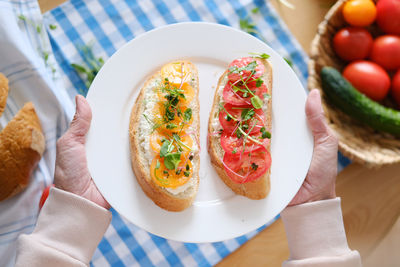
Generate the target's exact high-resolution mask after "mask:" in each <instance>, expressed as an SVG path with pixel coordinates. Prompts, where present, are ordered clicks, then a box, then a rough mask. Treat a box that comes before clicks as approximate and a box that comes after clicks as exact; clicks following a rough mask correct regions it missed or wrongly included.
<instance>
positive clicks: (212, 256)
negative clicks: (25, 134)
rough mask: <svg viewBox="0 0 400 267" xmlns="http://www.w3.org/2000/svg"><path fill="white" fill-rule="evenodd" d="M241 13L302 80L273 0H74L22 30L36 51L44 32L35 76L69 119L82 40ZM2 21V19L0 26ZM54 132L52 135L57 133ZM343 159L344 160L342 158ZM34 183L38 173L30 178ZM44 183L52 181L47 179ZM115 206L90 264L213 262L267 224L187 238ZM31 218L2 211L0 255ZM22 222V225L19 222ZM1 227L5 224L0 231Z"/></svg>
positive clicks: (26, 5) (100, 40) (22, 10)
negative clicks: (145, 226) (143, 224)
mask: <svg viewBox="0 0 400 267" xmlns="http://www.w3.org/2000/svg"><path fill="white" fill-rule="evenodd" d="M3 3H6V5H7V6H9V7H10V12H11V13H13V14H14V15H15V16H14V19H15V20H18V19H16V17H17V16H18V15H20V14H24V15H26V16H27V17H29V18H33V19H34V21H35V23H38V24H40V23H41V19H42V18H41V17H40V10H39V8H38V5H37V2H36V0H19V1H17V0H14V1H6V0H0V4H3ZM241 19H242V20H247V21H248V22H250V23H254V24H255V25H257V26H256V31H257V32H258V34H255V35H256V36H257V37H258V38H260V39H262V40H264V41H265V42H267V43H268V44H269V45H270V46H271V47H272V48H273V49H275V50H276V51H277V52H278V53H280V54H281V55H282V56H283V57H285V58H287V59H289V60H290V61H291V62H292V63H293V69H294V70H295V72H296V73H297V75H298V77H299V79H300V81H301V82H302V83H303V85H306V78H307V65H306V62H307V56H306V54H305V53H304V52H303V51H302V49H301V47H300V45H299V44H298V43H297V41H296V40H295V39H294V38H293V37H292V36H291V34H290V32H289V31H288V29H287V27H286V26H285V25H284V24H283V22H282V20H281V19H280V18H279V17H278V15H277V13H276V11H275V10H274V9H273V8H272V6H271V5H270V3H269V2H268V1H263V0H205V1H198V0H137V1H135V0H125V1H123V0H85V1H84V0H71V1H69V2H66V3H64V4H62V5H61V6H59V7H57V8H55V9H54V10H52V11H50V12H48V13H46V14H44V16H43V23H44V27H45V28H46V29H47V34H48V36H47V35H46V36H43V34H42V33H43V32H42V33H40V34H38V33H36V34H35V26H34V25H31V24H30V23H27V24H26V25H25V26H24V27H26V29H25V32H24V33H23V34H24V36H25V37H24V38H26V40H28V42H30V45H31V46H32V47H31V50H33V51H34V50H37V49H36V45H35V40H37V39H38V37H37V35H40V36H41V37H40V38H44V39H45V41H44V43H46V44H49V47H48V48H46V51H45V52H46V53H48V54H49V58H50V60H49V62H45V63H46V64H45V65H47V66H45V67H48V69H49V65H50V64H53V63H52V62H53V60H54V62H56V64H55V65H54V69H55V70H56V72H55V74H53V75H50V74H49V71H45V70H44V69H45V67H43V66H42V67H43V69H37V70H36V75H37V76H39V77H44V76H46V77H50V76H52V78H53V79H47V80H46V82H47V83H48V84H51V86H49V87H50V88H51V89H49V90H50V91H52V92H54V93H53V94H55V95H56V98H57V100H58V102H57V103H60V105H61V107H62V110H61V111H60V112H59V114H61V115H59V116H64V117H66V118H67V120H68V119H71V115H72V114H73V112H74V108H73V104H72V99H73V97H74V96H75V95H76V94H77V93H81V94H83V95H85V94H86V92H87V89H88V88H86V86H85V81H84V80H83V79H82V78H81V77H80V76H79V75H78V74H77V73H76V72H75V71H74V70H73V68H71V63H78V64H81V65H85V64H89V62H88V60H87V58H86V57H85V55H84V53H83V52H82V47H84V46H85V45H88V44H89V45H91V46H92V47H93V49H92V50H93V53H94V56H95V57H102V58H103V59H104V60H107V58H109V57H110V56H111V55H112V54H113V53H114V52H115V51H116V50H117V49H118V48H120V47H121V46H123V45H124V44H125V43H126V42H128V41H129V40H131V39H133V38H135V37H136V36H138V35H139V34H141V33H144V32H146V31H148V30H151V29H153V28H155V27H158V26H162V25H165V24H171V23H177V22H185V21H207V22H213V23H219V24H224V25H230V26H232V27H235V28H239V27H240V26H239V21H240V20H241ZM0 20H1V17H0ZM18 23H21V22H18ZM35 25H36V24H35ZM2 26H3V24H1V25H0V27H2ZM22 26H23V25H22ZM22 26H21V25H20V28H21V27H22ZM40 38H39V39H40ZM32 48H33V49H32ZM39 52H41V53H38V51H34V52H32V51H30V52H29V53H31V54H36V57H39V58H40V57H43V52H44V51H42V50H39ZM41 64H42V65H43V63H41ZM0 67H1V64H0ZM51 69H53V67H51ZM0 70H1V69H0ZM51 80H52V81H51ZM54 88H57V89H54ZM22 94H24V93H22ZM25 94H26V93H25ZM57 114H58V113H57ZM64 114H66V115H64ZM56 124H57V125H58V128H57V129H58V131H57V135H56V136H55V137H58V136H59V133H61V132H63V131H64V130H65V125H66V124H65V119H64V122H63V121H60V119H58V121H57V122H56ZM55 137H54V136H52V138H53V139H54V140H55ZM53 139H51V140H53ZM52 142H54V141H51V142H50V143H49V144H53V143H52ZM52 149H54V147H53V148H52ZM51 159H52V160H53V161H52V160H49V161H48V162H47V165H43V166H44V167H46V166H47V169H48V170H50V172H51V171H52V170H53V168H54V165H53V166H52V164H54V158H51ZM340 162H341V163H343V164H347V163H348V162H347V159H346V158H342V157H341V158H340ZM50 179H51V177H50ZM36 182H37V181H36V180H35V181H34V183H36ZM47 183H49V181H48V182H46V183H45V184H47ZM40 187H43V184H41V186H40ZM40 192H41V190H36V191H35V194H36V195H35V197H36V198H38V197H39V196H40ZM112 213H113V220H112V223H111V225H110V227H109V229H108V230H107V232H106V234H105V236H104V238H103V240H102V241H101V243H100V244H99V246H98V249H97V250H96V252H95V254H94V256H93V259H92V262H91V265H92V266H139V265H140V266H211V265H214V264H216V263H218V262H219V261H220V260H221V259H223V258H224V257H226V256H227V255H229V254H230V253H232V252H233V251H235V250H236V249H237V248H238V247H240V246H241V245H242V244H243V243H245V242H246V241H248V240H249V239H251V238H252V237H253V236H254V235H256V234H257V233H259V232H260V231H261V230H262V229H264V228H265V227H266V226H267V225H268V224H270V223H272V222H269V223H267V224H266V225H265V226H263V227H261V228H259V229H257V230H255V231H253V232H251V233H248V234H246V235H244V236H241V237H238V238H235V239H232V240H227V241H224V242H218V243H206V244H192V243H181V242H175V241H170V240H166V239H164V238H161V237H158V236H155V235H152V234H150V233H148V232H146V231H144V230H142V229H140V228H138V227H136V226H134V225H132V224H130V223H128V222H127V221H125V220H124V219H123V218H121V216H120V215H119V214H118V213H117V212H116V211H115V210H112ZM35 218H36V212H35V213H34V214H31V215H30V217H29V218H22V217H21V216H19V217H18V220H14V221H10V220H5V219H4V217H1V215H0V253H2V252H4V255H5V254H6V253H7V251H10V248H12V247H15V239H16V237H17V236H18V234H19V233H23V232H26V233H28V232H30V231H32V229H33V227H34V221H35ZM275 219H276V218H275ZM24 220H25V221H24ZM24 225H26V228H23V227H24ZM3 229H7V230H6V231H5V232H4V231H2V230H3ZM11 233H12V236H13V238H9V239H7V242H8V243H4V245H3V247H2V243H1V242H2V240H6V239H2V238H3V237H9V236H8V235H10V234H11ZM2 259H3V258H2ZM10 266H11V265H10Z"/></svg>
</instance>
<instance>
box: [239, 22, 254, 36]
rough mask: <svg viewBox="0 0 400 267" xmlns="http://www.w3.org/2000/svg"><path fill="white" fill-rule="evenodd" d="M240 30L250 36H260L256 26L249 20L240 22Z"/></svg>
mask: <svg viewBox="0 0 400 267" xmlns="http://www.w3.org/2000/svg"><path fill="white" fill-rule="evenodd" d="M239 26H240V29H242V30H243V31H245V32H247V33H250V34H258V33H259V32H258V31H257V29H256V25H255V24H254V23H252V22H250V21H249V18H244V19H240V20H239Z"/></svg>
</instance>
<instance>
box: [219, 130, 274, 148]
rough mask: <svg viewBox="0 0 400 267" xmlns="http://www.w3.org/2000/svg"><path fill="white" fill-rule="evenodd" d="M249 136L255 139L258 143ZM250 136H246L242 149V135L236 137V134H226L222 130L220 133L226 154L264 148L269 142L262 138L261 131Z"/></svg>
mask: <svg viewBox="0 0 400 267" xmlns="http://www.w3.org/2000/svg"><path fill="white" fill-rule="evenodd" d="M250 138H252V139H254V140H256V141H257V142H258V143H257V142H254V141H253V140H251V139H250ZM250 138H246V142H245V146H244V150H243V142H244V137H243V136H242V137H241V138H238V137H237V136H236V134H228V133H226V132H225V131H224V132H222V135H221V146H222V148H223V149H224V151H225V153H227V154H241V153H249V152H253V151H256V150H259V149H261V148H265V147H266V146H267V145H268V144H269V142H270V140H269V139H268V138H264V139H263V138H262V137H261V133H259V134H255V135H251V136H250Z"/></svg>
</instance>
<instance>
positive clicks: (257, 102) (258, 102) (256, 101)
mask: <svg viewBox="0 0 400 267" xmlns="http://www.w3.org/2000/svg"><path fill="white" fill-rule="evenodd" d="M250 101H251V104H253V107H254V108H256V109H259V108H262V106H263V101H262V100H261V99H260V98H259V97H258V96H257V95H256V96H253V97H252V98H251V100H250Z"/></svg>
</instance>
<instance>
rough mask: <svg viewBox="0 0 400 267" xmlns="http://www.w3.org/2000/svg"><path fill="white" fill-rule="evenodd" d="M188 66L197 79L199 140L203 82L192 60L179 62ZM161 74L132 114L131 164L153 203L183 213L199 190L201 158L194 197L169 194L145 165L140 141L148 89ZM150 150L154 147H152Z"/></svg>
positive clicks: (142, 94)
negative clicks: (154, 180) (200, 93)
mask: <svg viewBox="0 0 400 267" xmlns="http://www.w3.org/2000/svg"><path fill="white" fill-rule="evenodd" d="M179 62H184V63H185V64H188V65H189V66H190V68H191V71H192V73H193V74H194V75H193V77H196V81H195V84H196V86H195V87H196V88H194V89H195V97H194V98H193V100H192V101H196V102H195V107H196V108H194V109H193V114H192V116H193V122H192V125H195V129H196V137H197V138H198V137H199V133H200V116H199V113H200V110H199V79H198V72H197V69H196V67H195V66H194V65H193V64H192V63H190V62H188V61H179ZM160 75H161V74H160V72H157V73H155V74H154V75H153V76H151V77H150V78H149V79H147V81H146V82H145V84H144V86H143V87H142V89H141V91H140V93H139V96H138V98H137V99H136V102H135V104H134V106H133V108H132V111H131V115H130V123H129V139H130V154H131V161H132V169H133V171H134V173H135V176H136V180H137V181H138V183H139V184H140V186H141V187H142V189H143V191H144V192H145V194H146V195H147V196H148V197H149V198H150V199H151V200H153V202H154V203H155V204H156V205H158V206H159V207H161V208H163V209H165V210H168V211H182V210H184V209H186V208H188V207H189V206H190V205H191V204H192V203H193V200H194V199H195V197H196V194H197V191H198V187H199V165H200V156H199V155H198V154H197V155H195V156H194V158H193V160H192V163H193V166H195V165H196V166H197V169H196V170H194V172H193V176H192V179H195V184H194V186H193V187H192V188H191V189H190V190H191V191H190V192H191V193H190V194H183V193H180V194H178V195H173V194H171V193H170V192H168V191H167V190H166V189H164V188H162V187H160V186H158V185H157V184H155V183H154V182H153V180H152V178H151V175H150V170H149V167H148V166H146V165H145V164H144V161H145V160H146V159H144V156H143V152H142V151H141V148H140V141H139V124H140V117H141V116H142V114H143V113H144V105H143V101H144V100H145V95H146V91H145V90H144V89H145V88H147V87H148V85H149V84H150V83H152V82H153V81H154V79H156V78H157V77H158V76H160ZM149 149H150V148H149Z"/></svg>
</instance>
